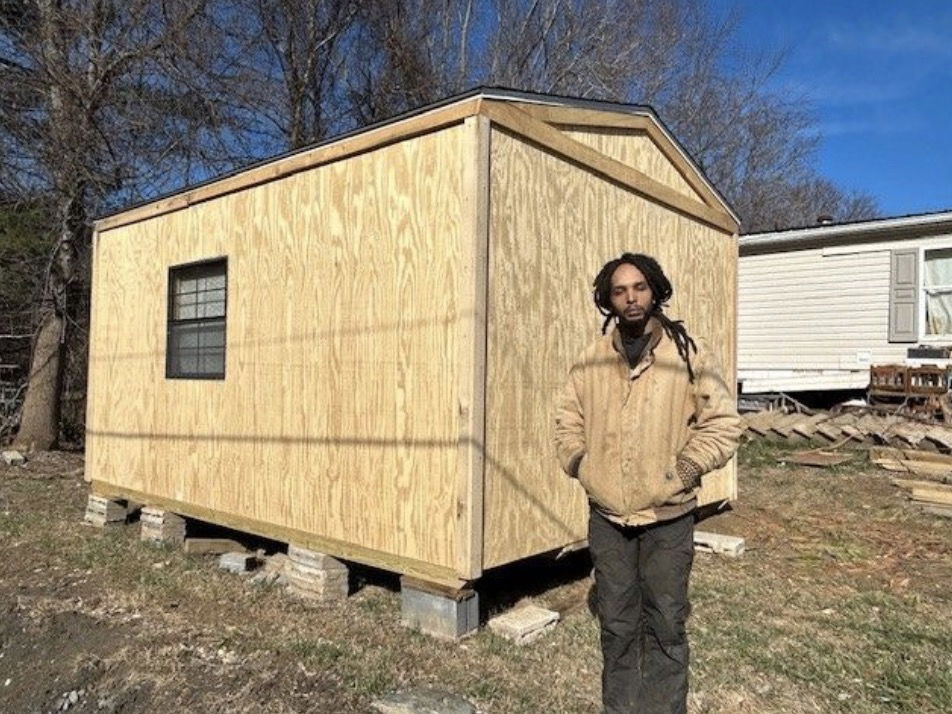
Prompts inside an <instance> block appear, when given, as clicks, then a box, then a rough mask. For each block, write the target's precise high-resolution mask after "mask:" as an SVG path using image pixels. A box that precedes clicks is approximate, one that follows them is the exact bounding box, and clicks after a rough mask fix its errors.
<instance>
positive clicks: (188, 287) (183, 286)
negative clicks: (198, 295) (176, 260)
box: [172, 276, 196, 295]
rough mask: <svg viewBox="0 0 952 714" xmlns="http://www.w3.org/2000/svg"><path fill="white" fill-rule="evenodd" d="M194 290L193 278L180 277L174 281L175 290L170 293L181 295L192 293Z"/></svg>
mask: <svg viewBox="0 0 952 714" xmlns="http://www.w3.org/2000/svg"><path fill="white" fill-rule="evenodd" d="M195 290H196V286H195V278H188V277H184V276H182V277H178V278H176V279H175V288H174V289H173V291H172V292H174V293H176V294H177V295H181V294H182V293H193V292H195Z"/></svg>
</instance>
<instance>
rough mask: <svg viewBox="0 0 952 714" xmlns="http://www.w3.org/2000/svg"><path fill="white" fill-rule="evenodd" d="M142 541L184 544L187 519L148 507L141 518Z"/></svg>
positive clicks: (144, 509) (143, 510)
mask: <svg viewBox="0 0 952 714" xmlns="http://www.w3.org/2000/svg"><path fill="white" fill-rule="evenodd" d="M139 523H140V524H141V525H142V532H141V534H140V537H141V538H142V540H147V541H153V542H160V543H173V544H182V543H184V542H185V519H184V518H182V516H180V515H178V514H177V513H172V512H171V511H164V510H162V509H161V508H156V507H154V506H146V507H144V508H143V509H142V515H141V516H140V517H139Z"/></svg>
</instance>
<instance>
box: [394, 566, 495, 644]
mask: <svg viewBox="0 0 952 714" xmlns="http://www.w3.org/2000/svg"><path fill="white" fill-rule="evenodd" d="M400 621H401V623H402V624H403V625H404V626H406V627H409V628H411V629H414V630H419V631H420V632H422V633H424V634H426V635H432V636H433V637H437V638H439V639H444V640H459V639H461V638H463V637H466V636H467V635H471V634H473V633H475V632H476V630H477V629H479V595H478V594H477V593H476V591H475V590H473V589H472V588H470V587H463V588H448V587H444V586H441V585H436V584H433V583H427V582H424V581H421V580H415V579H414V578H410V577H407V576H403V577H402V578H400Z"/></svg>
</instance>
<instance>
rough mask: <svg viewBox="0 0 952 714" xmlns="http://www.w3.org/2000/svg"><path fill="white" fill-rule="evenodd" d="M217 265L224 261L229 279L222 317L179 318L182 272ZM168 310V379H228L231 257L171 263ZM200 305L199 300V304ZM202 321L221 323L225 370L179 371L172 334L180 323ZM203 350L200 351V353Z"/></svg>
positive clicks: (166, 343)
mask: <svg viewBox="0 0 952 714" xmlns="http://www.w3.org/2000/svg"><path fill="white" fill-rule="evenodd" d="M215 264H221V266H222V269H223V275H224V278H225V286H224V300H223V302H224V305H223V308H222V316H221V317H212V318H209V317H195V318H176V317H175V316H174V313H175V295H176V293H175V281H176V278H178V277H179V276H180V275H181V273H183V272H185V271H187V270H190V269H195V268H198V267H202V266H212V265H215ZM166 297H167V310H166V323H165V378H166V379H210V380H223V379H225V371H226V364H227V359H226V356H227V346H228V339H227V336H228V335H227V330H228V256H217V257H215V258H207V259H204V260H196V261H193V262H191V263H181V264H179V265H172V266H169V271H168V286H167V296H166ZM196 304H198V303H196ZM200 323H216V324H221V331H222V346H221V351H222V362H221V371H220V372H182V371H176V370H175V369H174V365H173V347H172V333H173V330H174V328H175V327H177V326H179V325H188V324H196V325H197V324H200ZM200 355H201V353H199V356H200Z"/></svg>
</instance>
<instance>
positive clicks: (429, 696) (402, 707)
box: [372, 689, 476, 714]
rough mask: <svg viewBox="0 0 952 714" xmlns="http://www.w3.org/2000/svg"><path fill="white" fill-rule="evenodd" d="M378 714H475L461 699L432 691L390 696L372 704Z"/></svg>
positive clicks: (469, 705)
mask: <svg viewBox="0 0 952 714" xmlns="http://www.w3.org/2000/svg"><path fill="white" fill-rule="evenodd" d="M372 706H373V708H374V709H375V710H376V711H378V712H380V714H475V712H476V710H475V709H474V708H473V705H472V704H470V703H469V702H467V701H466V700H465V699H463V698H462V697H458V696H456V695H455V694H450V693H448V692H439V691H436V690H433V689H420V690H415V691H409V692H398V693H396V694H390V695H388V696H386V697H383V698H382V699H378V700H376V701H375V702H374V703H373V705H372Z"/></svg>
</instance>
